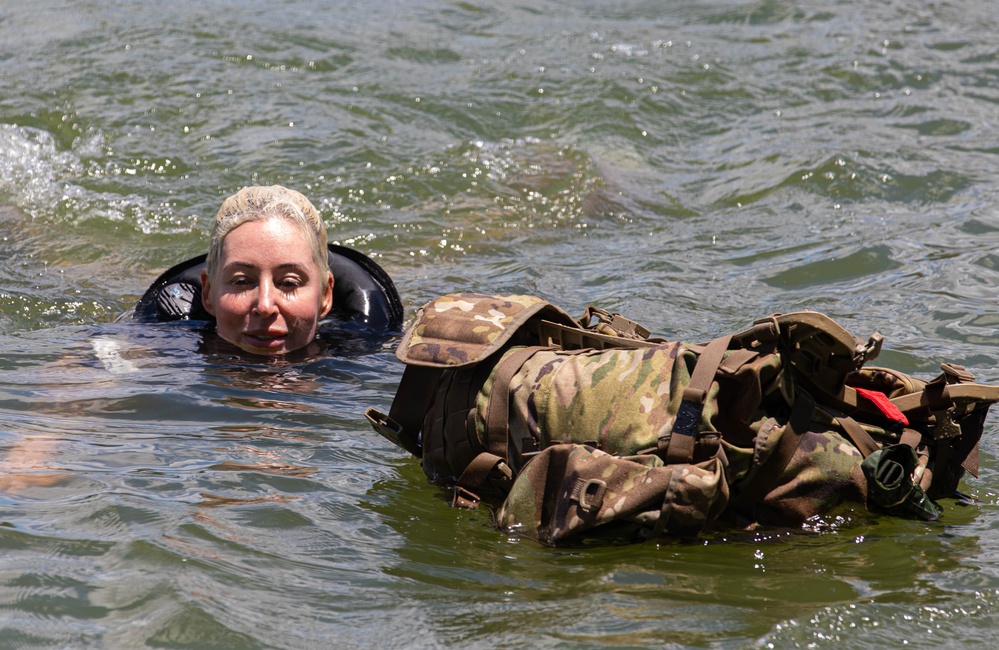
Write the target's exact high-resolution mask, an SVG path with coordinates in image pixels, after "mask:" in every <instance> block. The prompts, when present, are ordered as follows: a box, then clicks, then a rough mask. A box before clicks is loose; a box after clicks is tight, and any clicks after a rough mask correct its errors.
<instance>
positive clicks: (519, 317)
mask: <svg viewBox="0 0 999 650" xmlns="http://www.w3.org/2000/svg"><path fill="white" fill-rule="evenodd" d="M537 316H543V317H544V318H547V319H548V320H552V321H556V322H561V323H568V324H570V325H575V321H574V320H573V319H572V317H570V316H569V315H568V314H566V313H565V312H563V311H562V310H561V309H559V308H557V307H554V306H552V305H550V304H549V303H547V302H545V301H544V300H542V299H540V298H536V297H534V296H521V295H515V294H499V295H484V294H477V293H454V294H448V295H446V296H442V297H440V298H437V299H435V300H431V301H430V302H429V303H427V304H426V305H424V306H423V307H422V308H421V309H420V311H419V313H418V314H417V317H416V322H415V323H414V324H413V325H412V327H410V328H409V329H408V330H407V332H406V334H405V336H404V337H403V339H402V341H401V342H400V343H399V347H398V348H397V350H396V356H397V357H398V358H399V360H400V361H402V362H404V363H411V364H415V365H425V366H437V367H455V366H463V365H468V364H471V363H476V362H479V361H482V360H483V359H484V358H486V357H487V356H489V355H490V354H492V353H493V352H495V351H497V350H499V349H500V347H501V346H502V345H504V344H505V343H508V342H509V341H510V339H511V337H513V336H514V335H515V334H516V333H517V332H518V331H520V330H521V326H522V325H523V324H524V323H526V322H527V321H528V320H530V319H531V318H534V317H537Z"/></svg>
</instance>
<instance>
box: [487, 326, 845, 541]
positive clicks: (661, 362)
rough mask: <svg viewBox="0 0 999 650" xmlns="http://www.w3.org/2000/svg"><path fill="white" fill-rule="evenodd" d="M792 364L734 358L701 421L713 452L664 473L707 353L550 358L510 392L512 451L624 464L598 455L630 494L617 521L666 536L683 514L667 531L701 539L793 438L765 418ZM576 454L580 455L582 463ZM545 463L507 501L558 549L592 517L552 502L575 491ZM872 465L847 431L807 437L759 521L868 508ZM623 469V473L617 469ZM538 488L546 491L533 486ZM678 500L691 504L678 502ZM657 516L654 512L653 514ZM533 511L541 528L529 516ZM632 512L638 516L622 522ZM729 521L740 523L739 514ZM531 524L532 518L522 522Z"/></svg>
mask: <svg viewBox="0 0 999 650" xmlns="http://www.w3.org/2000/svg"><path fill="white" fill-rule="evenodd" d="M780 359H781V358H780V355H778V354H776V353H773V352H769V353H762V354H760V353H748V354H747V353H746V351H744V350H737V351H730V352H729V353H727V354H726V357H725V360H724V361H723V362H722V366H721V367H720V368H719V372H718V375H717V376H716V381H715V382H714V383H713V384H712V387H711V389H710V390H709V391H708V395H707V398H706V400H705V405H704V408H703V410H702V412H701V422H700V424H699V426H698V429H699V431H700V434H699V439H700V440H701V443H699V444H698V446H697V447H695V452H694V457H693V458H692V459H691V460H692V463H690V464H684V465H676V466H673V465H671V466H669V467H664V466H663V463H662V460H661V459H660V458H659V457H658V456H655V455H653V454H654V453H655V452H656V450H657V447H658V445H659V441H660V439H668V438H669V436H670V435H671V430H672V427H673V425H674V423H675V421H676V415H677V412H678V410H679V408H680V403H681V401H682V398H683V389H684V387H685V386H686V385H687V384H688V383H689V382H690V374H691V371H692V370H693V367H694V364H695V363H696V360H697V354H695V353H694V352H693V351H692V350H691V349H690V348H689V347H688V346H686V345H684V344H682V343H668V344H664V345H661V346H658V347H654V348H644V349H636V350H605V351H592V350H591V351H584V352H579V353H571V352H561V351H541V352H539V353H537V354H535V355H534V356H533V357H532V358H531V359H530V360H529V361H528V362H527V363H525V364H524V365H523V366H522V367H521V369H520V372H519V373H517V375H516V376H515V377H514V380H513V381H512V382H511V384H510V393H511V395H510V397H511V407H510V408H511V412H510V418H509V426H510V439H511V444H512V445H513V447H514V449H513V450H512V451H515V452H518V451H520V450H521V449H523V448H524V447H525V446H526V445H525V444H524V442H523V441H524V440H530V441H531V446H536V447H537V448H539V449H546V448H550V447H551V446H552V445H568V446H569V447H571V448H574V446H575V447H579V448H580V449H582V448H586V449H592V448H596V449H598V450H600V451H601V452H603V453H605V454H609V455H612V456H609V457H608V458H603V457H602V456H598V457H599V458H600V459H601V461H600V464H599V465H600V467H601V468H602V471H604V472H606V474H607V476H604V477H603V478H607V477H610V476H613V477H614V481H615V485H617V486H618V488H617V491H616V492H615V494H620V495H623V496H620V498H621V499H623V501H622V502H621V504H620V505H615V506H614V507H613V508H612V509H611V510H610V511H611V512H613V513H618V514H615V515H614V518H622V517H623V518H624V519H626V520H628V521H632V522H635V523H637V522H645V523H646V524H647V527H649V528H650V529H655V528H656V527H657V526H656V522H657V521H658V518H659V516H660V513H661V511H662V512H664V513H665V512H668V511H671V510H672V509H675V508H679V509H678V510H676V512H674V515H673V517H675V520H674V519H672V518H671V519H670V521H673V522H674V523H673V524H670V525H664V524H660V525H659V528H662V529H663V530H664V532H666V533H668V534H671V535H679V534H683V531H688V532H689V531H693V533H694V534H696V532H697V531H698V530H699V527H698V526H695V525H693V524H692V523H691V522H700V525H703V524H704V519H703V518H704V517H706V516H708V515H709V514H710V517H709V518H713V517H717V516H718V515H719V514H720V513H721V512H722V511H723V510H724V509H725V506H726V504H727V503H728V486H729V485H731V486H732V490H733V491H734V492H736V493H737V492H738V489H739V486H740V484H741V483H742V482H743V481H744V480H746V479H749V478H752V476H753V474H754V473H755V471H756V469H757V468H758V467H759V466H760V465H761V464H762V463H763V462H765V461H766V459H767V458H768V456H769V455H770V453H771V452H772V450H773V448H774V446H775V445H776V444H777V442H778V441H779V440H780V437H781V435H782V434H783V432H784V428H785V426H786V425H784V426H778V425H777V421H776V420H775V419H774V418H772V417H768V416H767V414H766V411H765V409H764V405H766V404H767V403H768V402H773V403H783V402H785V400H786V396H785V393H786V386H784V375H783V373H782V368H781V361H780ZM723 387H724V389H725V390H722V388H723ZM490 391H491V383H490V382H488V381H487V382H486V384H485V385H484V386H483V388H482V390H481V391H480V393H479V395H478V397H477V403H476V413H478V414H482V413H484V412H485V409H486V405H487V404H488V401H489V399H490V394H489V393H490ZM477 426H478V429H479V435H480V436H482V435H484V426H485V422H484V420H483V419H482V418H481V416H480V417H478V418H477ZM545 453H547V452H545ZM561 453H568V452H561ZM572 453H578V454H584V453H585V454H587V455H584V456H583V458H586V459H587V461H588V462H589V463H592V462H595V461H593V460H592V459H591V458H590V457H591V456H592V455H593V453H594V452H592V451H590V452H583V451H580V450H578V449H577V450H576V451H575V452H572ZM572 453H570V457H574V456H572ZM639 454H643V455H642V456H640V457H639V458H640V459H641V468H642V469H639V468H638V467H634V466H633V463H634V462H635V457H636V456H637V455H639ZM613 456H622V457H631V459H630V460H629V462H628V463H625V462H623V461H621V462H619V463H618V461H617V460H615V459H613ZM517 457H518V455H517V454H516V453H512V454H511V464H512V465H513V466H514V469H515V470H519V469H520V467H519V466H518V465H517V464H516V459H517ZM538 460H539V458H535V459H533V460H532V461H531V462H530V463H528V464H526V465H525V466H524V468H523V469H524V471H523V472H522V473H521V474H520V476H519V477H518V478H517V480H516V481H515V483H514V487H513V489H512V491H511V492H510V495H509V496H508V497H507V500H506V502H505V503H504V506H503V510H502V515H503V516H502V518H500V523H501V525H503V526H504V527H508V528H510V529H516V530H518V531H521V532H524V531H539V533H538V534H539V535H540V536H541V537H542V538H544V539H547V540H548V541H554V540H557V539H558V538H559V537H560V536H562V535H564V534H565V531H576V530H578V529H580V526H583V525H582V524H580V523H579V522H576V520H575V518H578V517H581V516H582V515H581V514H580V513H579V512H578V510H579V508H578V506H573V505H572V503H573V502H572V501H571V500H570V501H568V502H565V501H560V502H559V503H560V505H559V507H552V506H551V505H546V503H545V502H546V500H550V499H552V498H553V497H554V495H558V494H564V493H566V490H567V487H566V485H559V486H552V485H548V483H547V482H546V481H547V478H546V474H545V472H543V471H541V470H540V467H539V466H537V464H538ZM861 460H863V457H862V455H861V454H860V452H858V451H857V449H856V448H855V447H853V445H851V444H850V443H849V442H848V441H847V440H846V439H845V438H843V437H842V436H841V435H840V434H839V433H837V432H835V431H832V430H830V431H824V432H809V433H806V434H805V435H804V436H803V438H802V441H801V444H800V446H799V448H798V450H797V451H796V452H795V454H794V456H793V457H792V459H791V461H790V463H789V464H788V466H787V468H786V469H785V470H784V472H783V473H782V475H781V476H780V477H779V478H778V479H777V481H776V485H775V487H774V489H773V490H771V492H770V493H768V494H767V495H766V496H765V498H764V499H763V501H762V503H760V504H758V506H757V511H756V512H755V513H754V515H755V516H754V518H755V519H757V520H760V521H767V522H771V523H781V524H792V523H798V522H801V521H804V520H805V519H807V518H809V517H811V516H813V515H815V514H819V513H823V512H827V511H828V510H829V509H830V508H832V507H834V506H835V505H837V504H839V503H841V502H843V501H844V500H856V501H859V502H860V503H863V499H864V495H865V493H864V479H863V476H862V475H861V474H860V473H859V464H860V462H861ZM615 463H618V466H619V467H618V470H617V471H618V472H620V473H621V475H620V476H619V475H618V474H617V473H615V471H613V470H612V468H613V467H615ZM649 463H651V464H652V465H653V467H654V468H658V469H656V470H655V471H653V469H651V468H649V467H647V466H646V465H648V464H649ZM579 466H580V467H581V468H582V467H584V466H586V464H585V463H580V464H579ZM705 472H708V474H710V475H711V476H716V477H719V478H720V479H722V480H721V483H723V484H725V489H724V495H722V490H721V488H720V486H719V484H718V481H715V480H706V479H705V478H704V473H705ZM591 473H592V470H591ZM639 474H641V478H642V481H644V483H641V486H642V487H641V488H637V487H632V486H631V483H630V482H629V481H632V482H633V481H635V480H637V478H636V477H637V476H638V475H639ZM588 475H589V474H586V473H584V474H582V475H581V476H588ZM566 480H567V481H570V482H572V481H576V480H580V477H579V476H575V477H574V476H569V477H566ZM532 481H540V483H538V484H531V485H528V483H531V482H532ZM663 485H666V486H670V485H672V486H673V488H672V492H669V491H667V492H666V494H667V501H665V502H664V501H663V494H664V492H663V491H662V489H661V488H662V486H663ZM650 493H656V494H658V495H659V501H658V502H657V503H654V504H652V505H651V506H650V505H649V502H648V498H649V497H648V494H650ZM670 494H672V495H674V496H676V498H677V499H679V500H678V501H676V500H673V499H672V497H670V496H669V495H670ZM522 500H525V501H522ZM612 500H613V499H612ZM614 502H615V503H617V502H616V501H614ZM653 506H654V507H653ZM538 507H543V511H544V512H547V513H549V516H550V517H552V519H550V520H548V521H546V522H544V523H543V524H540V523H537V519H538V517H539V515H538V513H540V512H541V510H537V508H538ZM647 507H651V508H652V510H648V509H643V508H647ZM664 508H665V510H663V509H664ZM532 509H533V511H534V512H535V514H534V516H533V519H532V517H530V516H527V515H526V514H525V513H526V512H532ZM695 511H696V512H697V513H699V514H695ZM623 512H625V513H628V514H627V515H626V516H619V514H620V513H623ZM677 513H685V514H677ZM729 514H730V515H731V516H730V518H733V517H734V513H729ZM606 516H608V515H606V514H603V513H600V514H599V516H598V515H596V514H590V515H587V516H586V517H583V519H585V520H586V521H587V522H591V521H592V522H599V521H600V518H601V517H606ZM519 517H526V518H527V519H526V520H524V521H519V520H518V518H519ZM563 517H568V518H570V519H572V521H569V520H565V519H563ZM532 521H533V522H534V523H531V522H532ZM680 522H685V523H680ZM588 525H589V524H588ZM588 525H585V526H583V528H586V527H588Z"/></svg>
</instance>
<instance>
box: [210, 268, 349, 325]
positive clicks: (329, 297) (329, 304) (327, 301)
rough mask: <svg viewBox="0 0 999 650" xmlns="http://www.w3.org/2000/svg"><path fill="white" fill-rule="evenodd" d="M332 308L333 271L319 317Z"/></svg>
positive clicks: (328, 280)
mask: <svg viewBox="0 0 999 650" xmlns="http://www.w3.org/2000/svg"><path fill="white" fill-rule="evenodd" d="M206 309H207V308H206ZM330 309H333V273H327V274H326V288H325V290H324V291H323V301H322V304H320V306H319V317H320V318H322V317H323V316H325V315H326V314H328V313H330Z"/></svg>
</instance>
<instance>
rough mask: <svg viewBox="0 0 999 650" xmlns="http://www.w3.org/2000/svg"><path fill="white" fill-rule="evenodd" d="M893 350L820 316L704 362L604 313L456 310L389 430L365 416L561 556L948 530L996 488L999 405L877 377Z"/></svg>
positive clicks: (471, 304)
mask: <svg viewBox="0 0 999 650" xmlns="http://www.w3.org/2000/svg"><path fill="white" fill-rule="evenodd" d="M881 345H882V337H881V336H880V335H879V334H875V335H873V336H871V337H869V338H868V339H867V340H866V341H862V340H859V339H857V338H855V337H854V336H852V335H851V334H850V333H849V332H847V331H846V330H845V329H843V328H842V327H841V326H839V325H838V324H837V323H835V322H834V321H833V320H832V319H830V318H829V317H827V316H825V315H823V314H821V313H818V312H810V311H806V312H796V313H791V314H774V315H771V316H768V317H766V318H762V319H760V320H758V321H756V322H755V323H753V324H752V326H750V327H748V328H747V329H745V330H743V331H741V332H737V333H735V334H730V335H726V336H722V337H719V338H717V339H714V340H712V341H709V342H707V343H703V344H690V343H683V342H670V341H665V340H662V339H657V338H652V337H650V333H649V331H648V330H647V329H645V328H643V327H642V326H641V325H639V324H637V323H635V322H634V321H631V320H629V319H627V318H624V317H622V316H621V315H619V314H610V313H607V312H606V311H603V310H600V309H597V308H593V307H590V308H588V309H587V310H586V312H585V313H584V314H583V315H582V316H581V317H579V318H573V317H571V316H569V315H568V314H567V313H566V312H564V311H563V310H561V309H560V308H558V307H555V306H554V305H551V304H549V303H548V302H546V301H544V300H542V299H540V298H536V297H533V296H522V295H482V294H470V293H459V294H451V295H447V296H443V297H440V298H437V299H435V300H432V301H431V302H429V303H428V304H427V305H425V306H424V307H423V308H422V309H420V311H419V313H418V314H417V317H416V320H415V322H414V323H413V324H412V326H411V327H410V328H409V329H408V330H407V332H406V334H405V335H404V337H403V339H402V341H401V342H400V344H399V347H398V349H397V352H396V354H397V356H398V358H399V359H400V360H401V361H403V362H404V363H405V364H406V369H405V371H404V373H403V377H402V380H401V382H400V385H399V389H398V391H397V393H396V397H395V399H394V401H393V403H392V407H391V409H390V412H389V414H388V415H386V414H383V413H381V412H379V411H377V410H375V409H368V411H367V413H366V416H367V418H368V420H369V421H370V422H371V424H372V425H373V426H374V428H375V430H376V431H378V432H379V433H380V434H382V435H384V436H385V437H387V438H388V439H390V440H392V441H393V442H394V443H396V444H398V445H399V446H400V447H402V448H403V449H405V450H407V451H408V452H410V453H412V454H413V455H415V456H417V457H419V458H420V459H421V462H422V465H423V469H424V471H425V473H426V474H427V476H428V478H429V479H430V480H431V481H432V482H434V483H437V484H441V485H445V486H446V487H448V488H449V489H451V490H452V492H453V504H454V505H456V506H464V507H476V506H477V505H478V504H479V503H480V502H481V501H485V502H487V503H489V504H492V505H496V506H498V510H497V512H496V523H497V525H498V526H499V527H500V528H501V529H503V530H506V531H510V532H516V533H519V534H522V535H526V536H529V537H532V538H535V539H538V540H540V541H542V542H545V543H548V544H556V543H558V542H561V541H563V540H566V539H568V538H571V537H573V536H576V535H578V534H580V533H582V532H584V531H593V532H597V531H599V530H607V529H608V528H610V527H613V528H614V529H615V531H617V532H618V534H621V533H622V532H623V533H625V534H628V535H629V536H631V537H632V538H634V539H647V538H652V537H659V536H671V537H691V536H696V535H698V534H699V533H701V532H702V531H705V530H708V529H713V528H719V527H730V526H738V527H746V526H751V525H755V524H757V523H761V524H776V525H796V524H800V523H801V522H804V521H806V520H808V519H810V518H812V517H815V516H816V515H821V514H824V513H827V512H829V510H830V509H831V508H833V507H835V506H836V505H838V504H840V503H843V502H855V503H858V504H862V505H864V506H866V507H867V508H869V509H870V510H872V511H875V512H884V513H889V514H895V515H901V516H910V517H919V518H923V519H928V520H933V519H936V518H937V517H939V515H940V513H941V510H940V507H939V505H938V504H937V503H936V500H937V499H940V498H942V497H947V496H951V495H953V494H954V493H955V491H956V490H957V487H958V482H959V481H960V479H961V478H962V476H963V475H964V473H965V472H966V471H967V472H970V473H971V474H973V475H975V476H977V471H978V442H979V439H980V437H981V435H982V431H983V427H984V422H985V417H986V415H987V413H988V410H989V407H990V406H991V404H992V403H994V402H996V401H999V387H994V386H985V385H981V384H977V383H974V378H973V376H972V375H971V374H970V373H969V372H968V371H967V370H965V369H964V368H962V367H960V366H958V365H954V364H943V365H942V366H941V368H942V372H941V374H940V375H939V376H938V377H936V378H935V379H932V380H930V381H924V380H921V379H917V378H915V377H912V376H909V375H907V374H905V373H902V372H898V371H895V370H891V369H888V368H882V367H875V366H868V365H866V364H867V362H869V361H871V360H873V359H874V358H875V357H876V356H877V355H878V353H879V351H880V349H881Z"/></svg>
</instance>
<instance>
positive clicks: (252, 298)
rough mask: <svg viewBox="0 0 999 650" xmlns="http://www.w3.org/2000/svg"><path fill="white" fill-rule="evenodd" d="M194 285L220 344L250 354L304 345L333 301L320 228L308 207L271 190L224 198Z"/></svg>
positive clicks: (295, 195)
mask: <svg viewBox="0 0 999 650" xmlns="http://www.w3.org/2000/svg"><path fill="white" fill-rule="evenodd" d="M201 283H202V303H203V304H204V307H205V309H206V310H207V311H208V313H210V314H212V315H213V316H215V318H216V321H217V329H218V334H219V336H221V337H222V338H223V339H225V340H227V341H229V342H230V343H233V344H235V345H237V346H238V347H240V348H242V349H244V350H246V351H248V352H254V353H257V354H283V353H285V352H291V351H293V350H297V349H299V348H301V347H304V346H305V345H308V343H310V342H311V341H312V340H313V339H314V338H315V333H316V327H317V326H318V322H319V319H320V318H322V317H323V316H324V315H326V313H328V312H329V310H330V307H331V306H332V302H333V275H332V273H330V270H329V262H328V258H327V247H326V227H325V226H324V225H323V222H322V219H320V218H319V214H318V212H317V211H316V209H315V207H314V206H313V205H312V203H310V202H309V200H308V199H307V198H305V196H303V195H302V194H300V193H299V192H296V191H294V190H289V189H287V188H285V187H281V186H278V185H275V186H271V187H246V188H243V189H242V190H240V191H239V192H237V193H236V194H234V195H232V196H230V197H229V198H227V199H226V200H225V201H224V202H223V203H222V207H221V208H220V209H219V212H218V214H217V215H216V217H215V224H214V226H213V227H212V234H211V243H210V245H209V250H208V261H207V264H206V269H205V271H204V272H202V274H201Z"/></svg>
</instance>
